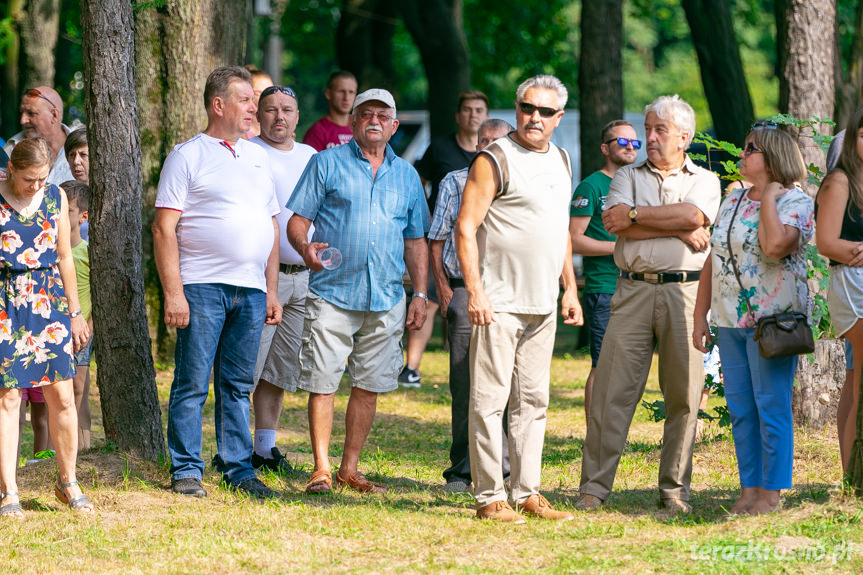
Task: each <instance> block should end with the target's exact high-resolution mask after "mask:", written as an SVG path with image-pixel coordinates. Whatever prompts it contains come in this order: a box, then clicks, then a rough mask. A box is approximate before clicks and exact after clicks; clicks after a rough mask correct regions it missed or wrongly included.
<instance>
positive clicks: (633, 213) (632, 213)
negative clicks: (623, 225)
mask: <svg viewBox="0 0 863 575" xmlns="http://www.w3.org/2000/svg"><path fill="white" fill-rule="evenodd" d="M637 217H638V208H636V207H634V206H633V207H632V208H630V210H629V221H630V222H632V223H633V224H634V223H636V222H635V219H636V218H637Z"/></svg>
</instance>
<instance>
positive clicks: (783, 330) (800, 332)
mask: <svg viewBox="0 0 863 575" xmlns="http://www.w3.org/2000/svg"><path fill="white" fill-rule="evenodd" d="M744 193H745V192H744ZM742 203H743V196H742V195H741V196H740V201H739V202H737V205H736V206H734V214H733V215H732V216H731V221H730V222H728V236H727V238H726V242H727V244H728V257H729V259H730V260H731V268H732V269H733V270H734V277H735V278H736V279H737V283H738V284H739V285H740V291H741V292H743V297H745V298H746V307H747V308H748V309H747V313H748V314H749V315H750V316H751V315H752V303H751V302H750V301H749V296H748V295H747V293H746V288H744V287H743V282H742V281H740V272H738V271H737V262H736V260H735V258H734V252H732V251H731V227H732V226H733V225H734V221H735V220H736V219H737V208H739V207H740V204H742ZM753 339H754V340H755V341H757V342H758V352H759V353H760V354H761V357H763V358H765V359H775V358H779V357H789V356H792V355H800V354H802V353H812V352H813V351H815V338H814V337H813V336H812V328H810V327H809V321H808V319H807V317H806V314H803V313H799V312H793V311H791V312H785V313H777V314H775V315H768V316H765V317H762V318H761V319H759V320H758V323H757V324H756V326H755V336H754V337H753Z"/></svg>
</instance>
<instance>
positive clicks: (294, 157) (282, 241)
mask: <svg viewBox="0 0 863 575" xmlns="http://www.w3.org/2000/svg"><path fill="white" fill-rule="evenodd" d="M249 141H250V142H254V143H256V144H258V145H259V146H261V147H262V148H264V149H265V150H266V151H267V154H269V156H270V170H272V172H273V180H274V181H275V183H276V200H278V202H279V206H280V207H281V208H282V211H281V212H279V215H278V216H276V220H278V222H279V261H280V262H282V263H283V264H288V265H305V264H304V263H303V257H302V256H301V255H300V254H298V253H297V250H295V249H294V246H292V245H291V244H290V242H289V241H288V233H287V231H288V220H289V219H291V216H292V215H294V212H292V211H291V210H289V209H287V208H286V207H285V204H287V203H288V200H289V199H290V198H291V194H292V193H294V187H295V186H296V185H297V182H298V181H299V180H300V176H301V175H303V170H305V169H306V164H308V163H309V158H311V157H312V155H314V154H315V152H316V150H315V149H314V148H313V147H311V146H307V145H305V144H301V143H299V142H294V147H293V148H291V149H290V150H279V149H277V148H274V147H273V146H271V145H269V144H268V143H267V142H265V141H264V140H263V139H261V137H260V136H255V137H254V138H252V139H251V140H249ZM314 231H315V226H310V227H309V241H312V233H313V232H314Z"/></svg>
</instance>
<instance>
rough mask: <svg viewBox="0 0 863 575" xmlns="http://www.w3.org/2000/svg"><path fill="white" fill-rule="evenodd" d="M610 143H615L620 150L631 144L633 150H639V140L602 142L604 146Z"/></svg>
mask: <svg viewBox="0 0 863 575" xmlns="http://www.w3.org/2000/svg"><path fill="white" fill-rule="evenodd" d="M612 142H617V145H618V146H620V147H621V148H625V147H626V146H628V145H629V144H632V147H633V148H634V149H636V150H640V149H641V140H630V139H629V138H612V139H610V140H608V141H607V142H604V144H606V145H608V144H610V143H612Z"/></svg>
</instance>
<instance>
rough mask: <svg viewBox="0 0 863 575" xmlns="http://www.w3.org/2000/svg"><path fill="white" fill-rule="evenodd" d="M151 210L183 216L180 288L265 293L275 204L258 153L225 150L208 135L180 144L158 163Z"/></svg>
mask: <svg viewBox="0 0 863 575" xmlns="http://www.w3.org/2000/svg"><path fill="white" fill-rule="evenodd" d="M156 207H157V208H167V209H171V210H177V211H179V212H182V214H181V215H180V220H179V222H178V223H177V242H178V244H179V251H180V278H181V279H182V281H183V285H186V284H201V283H222V284H227V285H232V286H240V287H250V288H257V289H260V290H262V291H266V289H267V283H266V278H265V277H264V270H265V269H266V267H267V259H268V258H269V256H270V252H271V251H272V250H273V241H274V240H275V238H274V235H273V220H272V217H273V216H275V215H276V214H278V213H279V204H278V203H277V201H276V194H275V187H274V185H273V176H272V174H271V172H270V160H269V156H267V153H266V152H265V151H264V150H263V148H261V147H260V146H256V145H255V144H252V143H250V142H247V141H246V140H242V139H241V140H238V141H237V143H236V144H234V145H228V144H227V143H226V142H223V141H222V140H219V139H216V138H213V137H210V136H208V135H206V134H198V135H197V136H195V137H194V138H192V139H191V140H189V141H187V142H184V143H182V144H179V145H178V146H176V147H175V148H174V149H173V150H172V151H171V153H170V154H169V155H168V159H167V160H165V165H164V166H162V175H161V176H160V178H159V191H158V194H157V195H156Z"/></svg>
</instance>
